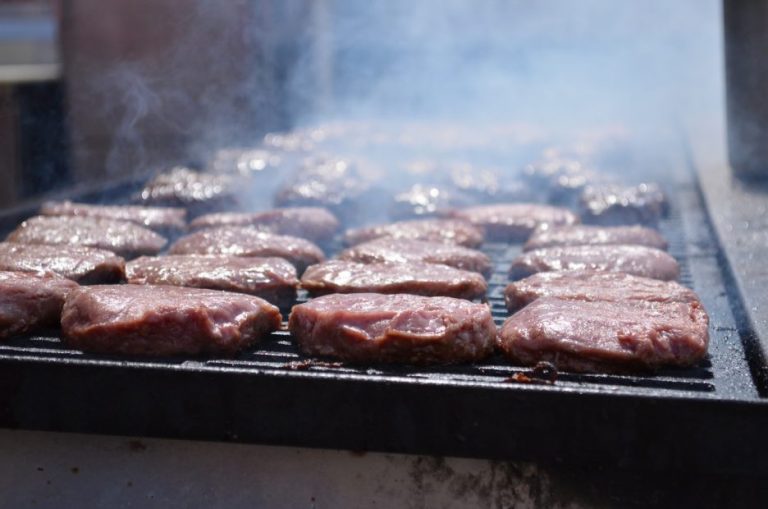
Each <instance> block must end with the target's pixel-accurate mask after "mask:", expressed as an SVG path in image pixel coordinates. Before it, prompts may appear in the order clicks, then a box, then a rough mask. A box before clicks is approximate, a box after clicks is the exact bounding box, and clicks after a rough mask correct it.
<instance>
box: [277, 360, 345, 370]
mask: <svg viewBox="0 0 768 509" xmlns="http://www.w3.org/2000/svg"><path fill="white" fill-rule="evenodd" d="M281 367H282V368H283V369H289V370H291V371H305V370H308V369H312V368H329V369H333V368H341V367H344V363H343V362H338V361H337V362H329V361H321V360H317V359H304V360H301V361H292V362H289V363H287V364H283V365H282V366H281Z"/></svg>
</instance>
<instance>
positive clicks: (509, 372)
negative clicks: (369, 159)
mask: <svg viewBox="0 0 768 509" xmlns="http://www.w3.org/2000/svg"><path fill="white" fill-rule="evenodd" d="M668 178H669V180H668V181H667V182H666V183H665V184H666V185H667V187H668V188H670V189H674V192H671V193H670V199H671V215H670V217H668V218H667V219H665V220H663V221H662V223H661V225H660V229H661V232H662V233H663V234H664V235H665V237H666V238H667V239H669V241H670V248H669V252H670V253H671V254H672V255H673V256H675V258H677V260H678V261H679V262H680V265H681V278H680V279H681V282H682V283H683V284H685V285H686V286H689V287H691V288H693V289H694V290H695V291H696V292H697V293H698V294H699V295H700V296H701V299H702V301H703V303H704V306H705V307H706V309H707V310H708V312H709V313H710V317H711V327H710V333H711V343H710V353H709V357H708V358H707V360H705V361H704V362H702V363H701V364H700V365H698V366H696V367H693V368H690V369H683V370H681V369H665V370H662V371H659V372H657V373H648V374H639V375H612V374H611V375H609V374H573V373H559V374H556V375H554V374H552V373H547V372H541V373H539V372H536V371H535V370H531V369H529V368H523V367H516V366H512V365H510V364H509V363H508V362H507V361H505V360H504V359H502V358H501V357H497V358H492V359H490V360H488V361H485V362H482V363H478V364H474V365H459V366H452V367H429V368H418V367H406V366H354V365H347V364H343V363H335V362H325V361H322V360H317V359H310V358H305V357H304V356H302V355H301V354H300V353H299V352H298V350H297V348H296V346H295V345H294V343H293V341H292V340H291V337H290V334H289V333H288V332H287V331H278V332H275V333H273V334H272V335H271V336H270V337H269V338H268V339H266V340H265V341H263V342H262V343H261V344H259V345H257V346H256V347H255V348H252V349H249V350H247V351H245V352H244V353H242V354H241V355H238V356H237V357H234V358H214V359H204V358H198V359H195V358H174V359H130V358H123V357H108V356H101V355H99V356H97V355H91V354H86V353H82V352H80V351H76V350H71V349H68V348H66V347H65V346H64V345H62V343H61V341H60V339H59V338H58V337H57V336H55V335H47V336H35V337H30V338H17V339H13V340H11V341H9V342H4V343H2V344H0V364H2V367H1V368H0V377H2V380H3V383H4V387H7V388H9V389H8V390H5V391H3V393H2V395H0V408H2V413H1V414H0V425H2V426H6V427H18V428H25V429H39V430H58V431H77V432H89V433H102V434H120V435H139V436H155V437H173V438H189V439H203V440H224V441H237V442H256V443H266V444H280V445H298V446H308V447H323V448H335V449H351V450H374V451H389V452H400V453H419V454H431V455H441V456H466V457H478V458H494V459H507V460H508V459H516V460H536V461H544V462H552V463H555V464H565V465H574V464H580V465H585V464H588V465H605V464H611V465H616V466H618V467H625V468H638V467H642V468H645V469H649V468H650V469H679V468H685V469H687V470H688V471H696V470H698V469H701V470H704V471H707V472H713V471H718V472H724V473H731V474H734V473H738V474H745V473H746V474H756V473H768V459H766V457H765V455H764V454H762V451H763V450H764V449H763V445H768V444H766V443H764V441H765V439H764V438H762V437H763V436H764V433H762V430H763V429H764V427H765V426H766V425H768V403H766V401H765V400H764V399H763V398H764V397H765V396H766V395H767V394H768V385H766V377H765V372H766V364H765V358H764V356H763V354H762V349H761V347H760V344H759V341H758V338H757V337H756V336H755V335H754V331H752V330H751V329H750V328H749V326H748V325H747V324H748V323H749V321H748V320H747V319H745V311H744V304H743V303H742V302H741V301H740V297H739V295H738V294H737V292H734V291H730V292H729V288H734V285H733V282H732V278H733V275H732V274H731V271H730V268H729V265H728V262H727V261H726V257H725V254H724V253H723V251H722V249H721V247H720V244H719V242H718V240H717V237H716V235H715V233H714V231H713V227H712V224H711V222H710V219H709V216H708V214H707V210H706V208H705V205H704V202H703V201H702V194H701V189H700V187H699V183H698V181H697V177H696V174H695V169H694V168H693V167H692V162H691V161H690V159H688V160H686V159H685V158H681V159H680V160H679V163H678V165H677V167H676V168H675V171H674V172H672V173H671V174H670V175H669V177H668ZM131 187H132V185H131V184H125V185H123V186H122V187H119V188H116V189H114V190H113V191H112V194H113V196H122V197H124V198H125V197H127V196H130V194H131ZM102 194H103V192H102ZM91 198H94V197H91ZM101 198H103V196H101ZM30 213H32V211H31V210H29V211H23V210H20V211H16V213H15V214H9V215H7V216H6V217H5V218H4V219H5V222H4V223H3V226H5V227H6V228H7V229H10V228H12V227H13V226H14V225H15V224H17V222H18V220H19V219H20V217H23V216H24V215H28V214H30ZM484 250H485V251H486V252H487V254H489V255H490V256H491V258H492V259H493V260H494V262H495V272H494V273H493V275H492V277H491V279H490V284H489V291H488V301H489V303H490V305H491V307H492V313H493V316H494V318H495V320H496V322H497V324H498V325H501V323H502V322H503V320H504V319H505V318H506V317H507V316H508V312H507V311H506V309H505V307H504V299H503V289H504V287H505V285H506V283H507V281H508V275H507V271H508V268H509V265H510V263H511V261H512V259H513V258H514V257H515V256H516V255H517V254H519V252H520V246H519V245H512V246H510V245H505V244H486V245H485V246H484ZM305 298H306V297H305V296H300V299H299V300H303V299H305ZM150 394H151V397H148V395H150ZM746 437H748V439H747V438H746Z"/></svg>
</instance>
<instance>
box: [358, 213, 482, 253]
mask: <svg viewBox="0 0 768 509" xmlns="http://www.w3.org/2000/svg"><path fill="white" fill-rule="evenodd" d="M382 237H388V238H391V239H411V240H427V241H431V242H443V243H446V244H457V245H459V246H465V247H477V246H479V245H480V244H482V243H483V233H482V232H481V231H480V230H478V229H477V228H475V227H474V226H472V225H471V224H469V223H468V222H466V221H457V220H455V219H414V220H410V221H399V222H397V223H391V224H385V225H378V226H369V227H367V228H357V229H354V230H349V231H347V233H346V234H345V235H344V241H345V242H346V244H348V245H355V244H360V243H363V242H367V241H369V240H374V239H378V238H382Z"/></svg>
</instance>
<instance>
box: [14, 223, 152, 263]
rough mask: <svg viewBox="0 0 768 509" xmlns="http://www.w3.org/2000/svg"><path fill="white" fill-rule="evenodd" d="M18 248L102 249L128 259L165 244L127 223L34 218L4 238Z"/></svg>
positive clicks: (150, 233)
mask: <svg viewBox="0 0 768 509" xmlns="http://www.w3.org/2000/svg"><path fill="white" fill-rule="evenodd" d="M6 240H7V241H9V242H17V243H22V244H52V245H58V244H65V245H71V246H85V247H95V248H98V249H106V250H109V251H112V252H114V253H116V254H119V255H120V256H124V257H126V258H132V257H134V256H140V255H153V254H157V253H159V252H160V250H161V249H162V248H163V246H165V243H166V240H165V238H164V237H163V236H161V235H158V234H157V233H155V232H153V231H152V230H148V229H147V228H144V227H142V226H139V225H137V224H134V223H130V222H128V221H117V220H114V219H101V218H94V217H74V216H36V217H32V218H30V219H27V220H26V221H24V222H23V223H21V225H19V227H18V228H16V229H15V230H14V231H12V232H11V233H10V234H9V235H8V237H7V238H6Z"/></svg>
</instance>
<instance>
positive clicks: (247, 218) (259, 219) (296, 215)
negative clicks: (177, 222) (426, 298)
mask: <svg viewBox="0 0 768 509" xmlns="http://www.w3.org/2000/svg"><path fill="white" fill-rule="evenodd" d="M190 226H191V227H192V228H217V227H221V226H252V227H254V228H256V229H257V230H261V231H265V232H270V233H277V234H279V235H292V236H294V237H301V238H304V239H309V240H311V241H312V242H319V243H328V242H330V241H331V240H332V239H333V236H334V235H335V234H336V231H337V230H338V229H339V220H338V219H336V216H334V215H333V214H331V212H329V211H328V209H324V208H322V207H289V208H284V209H274V210H268V211H266V212H256V213H246V212H219V213H215V214H207V215H204V216H200V217H198V218H197V219H195V220H194V221H192V223H191V225H190Z"/></svg>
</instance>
